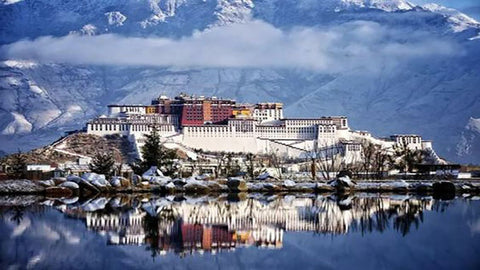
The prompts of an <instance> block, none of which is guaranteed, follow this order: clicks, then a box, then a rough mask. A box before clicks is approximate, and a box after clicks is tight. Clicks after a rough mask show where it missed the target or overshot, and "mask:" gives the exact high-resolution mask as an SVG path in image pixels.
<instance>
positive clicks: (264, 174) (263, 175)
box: [257, 172, 271, 180]
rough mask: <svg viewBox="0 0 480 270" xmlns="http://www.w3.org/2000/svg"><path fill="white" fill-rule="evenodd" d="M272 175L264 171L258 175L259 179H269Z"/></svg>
mask: <svg viewBox="0 0 480 270" xmlns="http://www.w3.org/2000/svg"><path fill="white" fill-rule="evenodd" d="M270 177H271V176H270V174H269V173H268V172H264V173H262V174H260V175H259V176H257V180H267V179H268V178H270Z"/></svg>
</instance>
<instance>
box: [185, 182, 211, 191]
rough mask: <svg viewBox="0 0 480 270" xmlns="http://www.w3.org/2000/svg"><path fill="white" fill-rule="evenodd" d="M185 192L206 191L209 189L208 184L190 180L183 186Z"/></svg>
mask: <svg viewBox="0 0 480 270" xmlns="http://www.w3.org/2000/svg"><path fill="white" fill-rule="evenodd" d="M183 188H184V190H185V192H193V193H204V192H207V191H208V190H209V188H208V186H207V185H206V184H204V183H199V182H188V183H187V184H186V185H185V186H183Z"/></svg>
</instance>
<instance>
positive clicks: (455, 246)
mask: <svg viewBox="0 0 480 270" xmlns="http://www.w3.org/2000/svg"><path fill="white" fill-rule="evenodd" d="M479 203H480V202H479V201H475V200H470V199H464V198H456V199H454V200H450V201H442V200H436V199H434V198H431V197H422V196H409V195H377V194H356V195H352V196H346V197H336V196H307V195H298V196H294V195H286V196H266V195H255V194H252V195H236V196H232V195H223V196H220V197H208V196H207V197H183V196H176V197H175V196H171V197H159V196H155V195H142V196H132V195H124V196H118V197H97V198H91V199H79V198H74V199H68V200H46V199H44V198H39V197H32V196H24V197H8V198H7V197H0V240H1V241H0V246H1V252H0V268H2V269H6V268H9V267H18V268H29V267H33V268H35V267H37V268H48V269H52V268H58V269H64V268H65V267H69V266H70V265H71V264H74V265H76V266H77V267H75V268H79V269H91V268H118V267H123V268H124V267H126V268H138V267H140V266H139V265H141V267H142V268H143V267H146V268H156V266H158V263H160V265H162V266H164V267H167V268H168V267H177V266H178V265H181V267H179V268H196V267H201V268H212V267H213V268H257V269H258V268H268V269H272V268H274V269H276V268H289V269H291V268H298V267H300V265H303V267H304V268H322V267H323V268H324V267H327V268H335V267H337V266H338V267H340V268H352V267H356V265H357V264H358V263H363V264H367V265H368V266H370V267H369V268H375V267H376V266H378V264H380V265H384V266H387V265H388V266H389V268H397V269H402V268H405V263H407V265H408V266H409V267H410V268H415V266H417V264H418V263H423V264H427V265H436V266H439V265H440V266H443V268H447V269H448V268H452V267H455V266H458V265H461V266H463V268H464V269H465V268H475V266H477V265H478V260H476V259H475V258H476V257H475V256H476V255H475V254H476V253H475V250H478V249H479V248H480V244H479V243H480V234H479V233H478V231H480V230H479V229H478V228H479V226H478V224H480V205H479ZM459 243H461V245H459ZM384 249H386V250H388V252H387V251H386V252H384V251H383V250H384ZM372 252H373V253H372ZM59 254H60V255H62V256H60V257H59V256H58V255H59ZM371 254H375V256H371ZM392 254H395V256H392ZM439 254H443V255H439ZM64 255H66V256H64ZM213 255H215V256H213ZM339 256H340V257H341V258H342V260H338V258H339ZM412 256H413V257H412ZM152 257H153V258H152ZM297 257H299V258H308V260H306V261H305V260H302V261H298V260H296V258H297ZM147 258H148V259H147ZM232 260H233V261H234V262H232ZM409 260H410V261H409ZM439 261H441V264H439V263H437V262H439ZM197 264H199V265H197ZM297 264H298V265H299V266H298V267H297ZM367 268H368V267H367ZM380 268H384V267H380ZM407 268H408V267H407ZM439 268H442V267H439ZM461 268H462V267H461Z"/></svg>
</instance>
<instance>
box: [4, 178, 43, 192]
mask: <svg viewBox="0 0 480 270" xmlns="http://www.w3.org/2000/svg"><path fill="white" fill-rule="evenodd" d="M44 190H45V188H43V187H42V186H40V185H38V184H36V183H35V182H33V181H30V180H4V181H0V193H36V192H42V191H44Z"/></svg>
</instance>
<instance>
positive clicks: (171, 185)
mask: <svg viewBox="0 0 480 270" xmlns="http://www.w3.org/2000/svg"><path fill="white" fill-rule="evenodd" d="M165 188H166V189H170V190H172V189H175V184H174V183H173V182H170V183H168V184H166V185H165Z"/></svg>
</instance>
